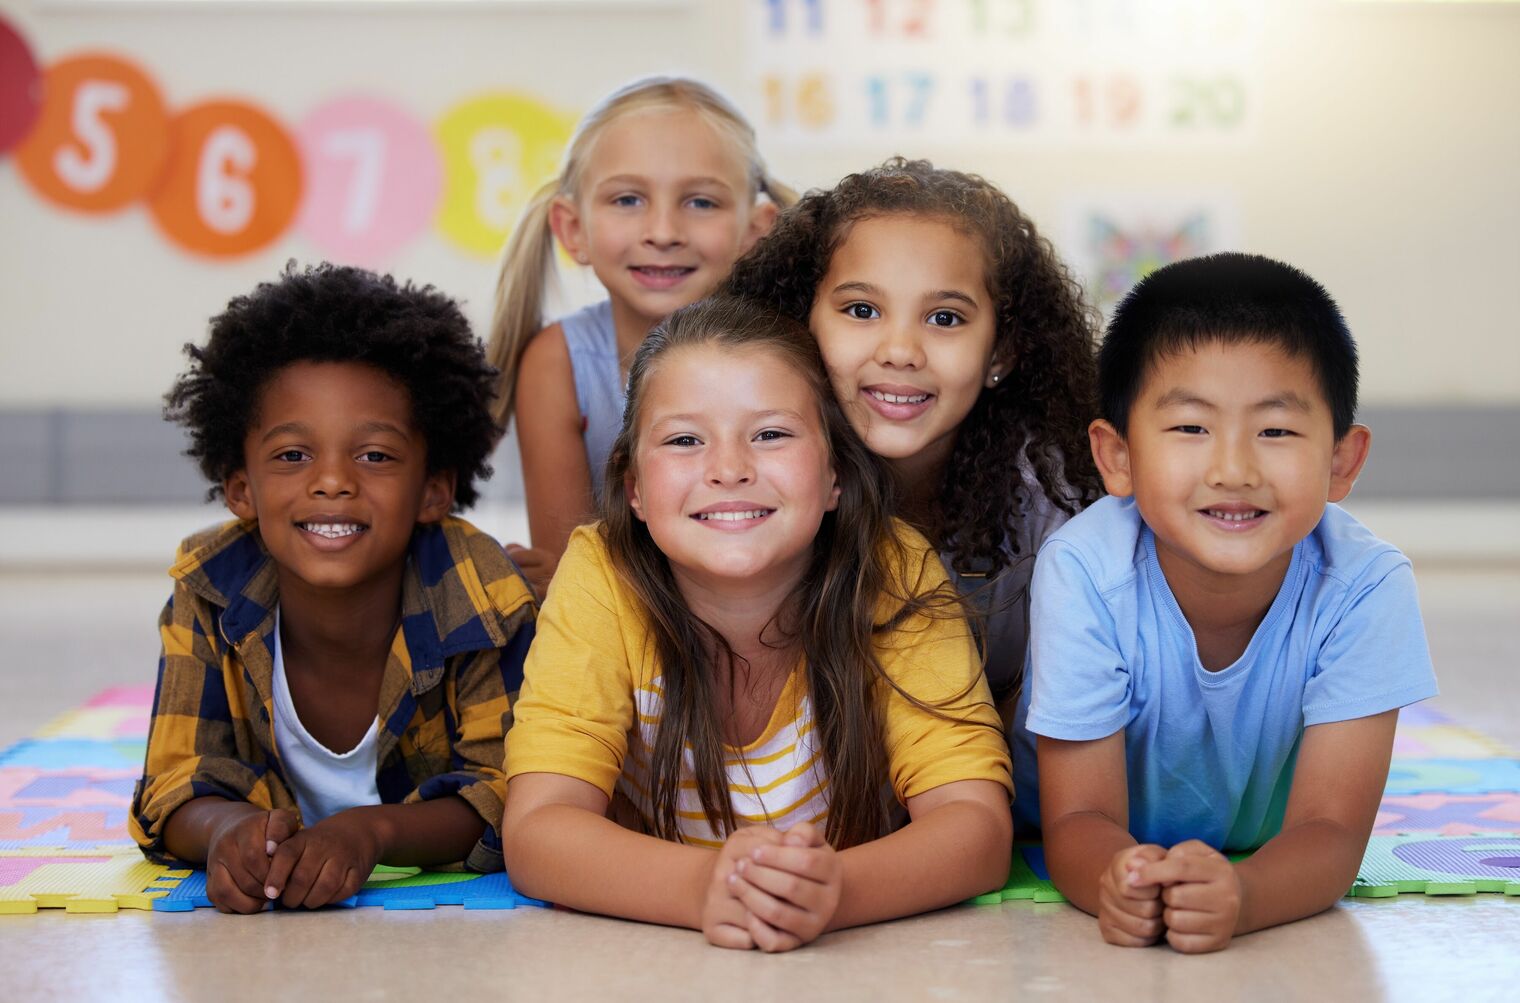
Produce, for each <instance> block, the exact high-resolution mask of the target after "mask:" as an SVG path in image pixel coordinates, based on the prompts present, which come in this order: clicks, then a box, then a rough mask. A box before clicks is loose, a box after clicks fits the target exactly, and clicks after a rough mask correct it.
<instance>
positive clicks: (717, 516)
mask: <svg viewBox="0 0 1520 1003" xmlns="http://www.w3.org/2000/svg"><path fill="white" fill-rule="evenodd" d="M770 511H771V510H770V509H764V508H757V509H751V510H750V511H748V512H699V513H698V514H697V518H698V519H701V520H703V521H704V522H708V521H717V522H743V521H744V520H745V519H759V518H760V517H761V516H765V515H769V514H770Z"/></svg>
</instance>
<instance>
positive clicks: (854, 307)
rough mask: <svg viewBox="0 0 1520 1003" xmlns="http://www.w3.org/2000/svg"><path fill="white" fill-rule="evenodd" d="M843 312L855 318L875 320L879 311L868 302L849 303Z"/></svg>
mask: <svg viewBox="0 0 1520 1003" xmlns="http://www.w3.org/2000/svg"><path fill="white" fill-rule="evenodd" d="M844 312H845V313H846V314H848V315H850V316H851V317H853V318H855V319H856V320H875V319H876V318H878V317H880V316H881V313H880V312H879V311H878V310H877V309H876V308H875V307H874V306H872V305H871V304H869V303H851V304H850V305H849V306H847V307H845V308H844Z"/></svg>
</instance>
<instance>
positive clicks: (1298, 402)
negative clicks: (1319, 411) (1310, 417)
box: [1255, 390, 1314, 414]
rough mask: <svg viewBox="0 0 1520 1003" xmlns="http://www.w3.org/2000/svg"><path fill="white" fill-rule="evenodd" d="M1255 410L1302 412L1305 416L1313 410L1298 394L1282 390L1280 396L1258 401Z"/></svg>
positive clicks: (1312, 406) (1276, 395) (1311, 405)
mask: <svg viewBox="0 0 1520 1003" xmlns="http://www.w3.org/2000/svg"><path fill="white" fill-rule="evenodd" d="M1255 410H1257V411H1267V410H1288V411H1302V412H1304V413H1305V414H1309V413H1311V412H1312V411H1313V410H1314V405H1313V404H1311V403H1309V402H1308V401H1307V400H1305V399H1304V398H1303V397H1300V396H1299V395H1298V394H1296V393H1294V392H1293V391H1292V390H1284V391H1283V392H1282V393H1280V394H1275V395H1273V396H1271V397H1268V398H1266V399H1265V400H1262V401H1258V402H1257V404H1256V408H1255Z"/></svg>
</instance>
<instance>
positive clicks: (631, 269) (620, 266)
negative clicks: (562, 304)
mask: <svg viewBox="0 0 1520 1003" xmlns="http://www.w3.org/2000/svg"><path fill="white" fill-rule="evenodd" d="M673 151H674V152H676V153H678V154H679V156H672V152H673ZM578 188H579V191H578V193H577V198H575V199H573V200H572V199H566V198H561V199H558V200H557V201H556V203H555V206H554V211H553V213H552V215H551V223H552V224H553V227H554V232H555V234H556V235H557V236H558V237H559V239H560V241H561V243H563V244H564V245H565V248H566V249H567V250H568V251H569V252H570V254H571V256H572V257H574V258H575V259H576V260H577V261H579V262H580V263H582V264H589V265H590V266H591V267H592V270H593V271H595V272H596V277H597V278H598V279H600V280H601V282H602V285H604V286H606V288H607V292H608V294H609V295H610V296H611V297H612V301H613V306H614V308H616V309H617V310H618V311H620V312H621V313H623V314H624V315H625V316H626V317H627V318H628V319H629V320H630V322H634V323H638V324H641V325H642V327H643V328H645V329H647V328H648V327H649V326H651V325H653V324H654V323H656V322H657V321H659V320H660V319H661V318H663V317H665V316H666V315H667V314H669V313H671V312H672V311H674V310H676V309H677V308H679V307H682V306H685V305H686V304H688V303H693V302H695V301H697V300H698V299H701V298H702V297H703V296H705V295H707V293H708V292H710V291H711V290H712V289H713V288H714V287H715V286H716V285H717V284H718V283H719V282H720V281H722V280H723V278H724V276H726V275H727V274H728V271H729V269H730V268H731V267H732V266H733V263H734V262H735V261H736V260H738V258H739V256H740V255H742V254H743V253H744V252H745V251H747V250H748V249H749V248H750V246H751V245H752V244H753V243H754V242H755V241H756V240H757V239H759V237H760V236H761V234H763V233H764V232H765V230H766V229H767V228H768V227H769V224H770V221H771V219H772V218H773V216H774V213H775V207H774V206H772V205H770V204H769V203H766V204H765V205H762V206H757V205H756V204H755V192H754V188H753V182H752V180H751V178H750V176H749V167H748V165H747V164H746V163H745V162H744V160H743V158H742V157H741V156H739V154H738V152H737V151H736V150H735V149H734V148H733V144H732V143H729V142H726V141H725V140H724V137H723V136H722V134H721V133H720V132H719V131H718V130H717V129H716V128H715V127H714V126H713V125H711V124H710V123H709V122H708V121H707V120H705V119H704V118H702V116H701V115H699V114H698V113H697V112H695V111H692V110H689V109H677V110H668V109H654V110H649V111H642V112H634V113H630V114H627V115H624V116H622V117H621V118H619V119H617V120H615V121H613V122H611V123H610V124H609V125H608V126H607V127H606V128H605V130H603V132H602V134H601V135H600V136H598V137H597V139H596V142H595V144H594V145H593V147H592V149H591V153H590V157H589V159H588V160H587V162H586V165H585V168H584V170H583V172H582V174H581V177H580V179H579V184H578Z"/></svg>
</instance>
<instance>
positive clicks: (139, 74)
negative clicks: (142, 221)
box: [16, 54, 169, 212]
mask: <svg viewBox="0 0 1520 1003" xmlns="http://www.w3.org/2000/svg"><path fill="white" fill-rule="evenodd" d="M42 87H43V101H42V113H41V115H40V116H39V117H38V119H37V124H36V125H35V126H34V127H33V128H32V131H31V133H30V134H29V135H28V136H27V137H26V139H25V140H24V141H23V142H22V143H21V145H20V146H18V147H17V148H16V164H17V166H18V167H20V168H21V174H22V176H23V177H25V178H26V180H27V182H28V183H29V184H31V186H32V187H33V188H34V189H36V191H37V193H38V194H39V195H41V196H42V197H43V198H45V199H47V200H48V201H50V202H54V203H56V204H58V205H61V206H66V207H67V208H70V209H79V210H82V211H84V212H110V211H111V210H114V209H120V208H121V207H122V206H124V205H127V204H129V203H131V202H135V201H137V200H138V199H139V198H142V197H143V196H144V195H146V194H147V192H148V190H149V188H151V187H152V185H153V183H154V182H155V181H156V180H157V179H158V175H159V171H160V170H161V169H162V167H163V164H164V158H165V155H166V153H167V151H168V145H169V123H168V117H167V115H166V113H165V111H164V102H163V98H161V97H160V96H159V93H158V88H157V87H155V86H154V84H153V82H152V81H151V80H149V79H148V77H147V75H146V74H145V73H143V71H142V70H140V69H138V68H137V67H136V66H134V65H132V64H131V63H129V62H127V61H126V60H124V59H119V58H117V57H116V56H106V55H98V54H96V55H84V56H74V57H71V58H69V59H64V60H60V61H59V62H57V63H54V64H53V65H52V66H50V67H48V69H47V72H46V73H45V74H44V75H43V80H42Z"/></svg>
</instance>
